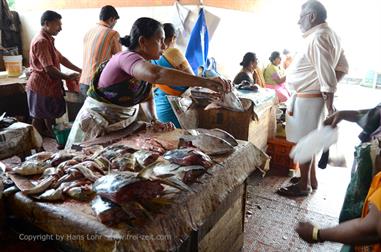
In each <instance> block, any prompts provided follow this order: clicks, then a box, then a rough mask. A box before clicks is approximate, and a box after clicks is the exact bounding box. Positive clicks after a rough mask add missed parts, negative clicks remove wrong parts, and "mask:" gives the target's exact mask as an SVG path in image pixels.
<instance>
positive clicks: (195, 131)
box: [188, 128, 238, 147]
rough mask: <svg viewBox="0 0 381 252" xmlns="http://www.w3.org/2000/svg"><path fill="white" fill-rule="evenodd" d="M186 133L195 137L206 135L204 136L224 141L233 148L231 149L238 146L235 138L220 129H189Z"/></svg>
mask: <svg viewBox="0 0 381 252" xmlns="http://www.w3.org/2000/svg"><path fill="white" fill-rule="evenodd" d="M188 132H189V133H190V134H191V135H193V136H197V135H200V134H205V133H206V134H209V135H212V136H215V137H219V138H222V139H224V140H225V141H226V142H228V143H229V144H231V146H233V147H234V146H237V145H238V142H237V140H235V138H234V137H233V136H232V135H231V134H229V133H228V132H226V131H224V130H222V129H218V128H215V129H201V128H199V129H190V130H188Z"/></svg>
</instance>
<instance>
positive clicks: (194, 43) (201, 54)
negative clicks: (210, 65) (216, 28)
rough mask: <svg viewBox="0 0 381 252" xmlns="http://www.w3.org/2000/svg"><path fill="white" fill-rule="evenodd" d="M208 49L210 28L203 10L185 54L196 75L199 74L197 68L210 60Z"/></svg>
mask: <svg viewBox="0 0 381 252" xmlns="http://www.w3.org/2000/svg"><path fill="white" fill-rule="evenodd" d="M208 48H209V35H208V27H207V26H206V21H205V14H204V9H203V8H201V9H200V13H199V14H198V18H197V21H196V24H195V25H194V27H193V30H192V32H191V35H190V38H189V42H188V46H187V49H186V52H185V57H186V58H187V60H188V62H189V64H190V65H191V67H192V70H193V72H194V73H195V74H197V68H198V67H199V66H205V63H206V59H207V58H208Z"/></svg>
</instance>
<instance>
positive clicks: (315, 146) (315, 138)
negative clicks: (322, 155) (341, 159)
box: [290, 126, 339, 164]
mask: <svg viewBox="0 0 381 252" xmlns="http://www.w3.org/2000/svg"><path fill="white" fill-rule="evenodd" d="M338 137H339V132H338V129H337V128H332V127H330V126H324V127H322V128H320V129H317V130H314V131H312V132H310V133H309V134H308V135H306V136H305V137H303V138H302V139H300V140H299V142H298V143H297V144H296V145H295V146H294V147H293V148H292V149H291V152H290V157H291V158H292V159H294V161H295V162H298V163H301V164H303V163H306V162H308V161H310V160H311V159H312V157H313V156H314V155H316V154H318V153H319V152H320V151H321V150H323V151H326V150H328V148H329V147H330V146H331V145H332V144H335V143H337V140H338Z"/></svg>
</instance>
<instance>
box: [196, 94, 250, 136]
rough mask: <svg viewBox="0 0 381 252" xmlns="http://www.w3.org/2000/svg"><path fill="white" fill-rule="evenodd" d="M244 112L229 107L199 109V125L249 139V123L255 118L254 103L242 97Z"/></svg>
mask: <svg viewBox="0 0 381 252" xmlns="http://www.w3.org/2000/svg"><path fill="white" fill-rule="evenodd" d="M241 102H242V105H243V107H244V109H245V111H244V112H235V111H230V110H227V109H211V110H204V108H203V107H199V108H198V109H197V113H198V127H199V128H205V129H213V128H219V129H223V130H225V131H227V132H229V133H230V134H232V135H233V136H234V137H235V138H237V139H240V140H247V139H248V136H249V124H250V122H251V121H252V120H253V113H254V112H253V103H252V102H251V101H250V100H248V99H241Z"/></svg>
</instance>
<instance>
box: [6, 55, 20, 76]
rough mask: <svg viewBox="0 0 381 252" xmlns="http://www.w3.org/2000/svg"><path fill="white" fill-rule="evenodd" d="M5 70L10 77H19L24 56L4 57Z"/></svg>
mask: <svg viewBox="0 0 381 252" xmlns="http://www.w3.org/2000/svg"><path fill="white" fill-rule="evenodd" d="M3 59H4V65H5V70H6V71H7V73H8V76H9V77H18V76H20V75H21V73H22V55H15V56H3Z"/></svg>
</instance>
